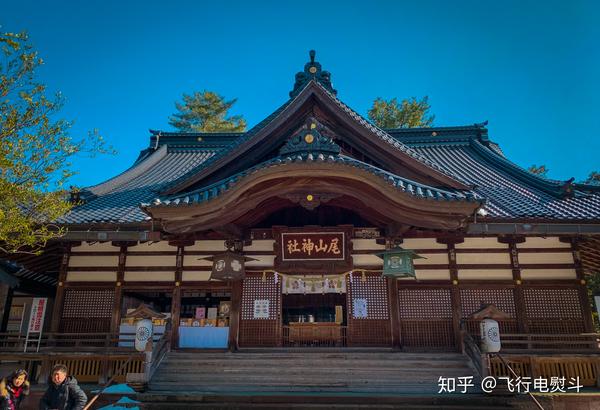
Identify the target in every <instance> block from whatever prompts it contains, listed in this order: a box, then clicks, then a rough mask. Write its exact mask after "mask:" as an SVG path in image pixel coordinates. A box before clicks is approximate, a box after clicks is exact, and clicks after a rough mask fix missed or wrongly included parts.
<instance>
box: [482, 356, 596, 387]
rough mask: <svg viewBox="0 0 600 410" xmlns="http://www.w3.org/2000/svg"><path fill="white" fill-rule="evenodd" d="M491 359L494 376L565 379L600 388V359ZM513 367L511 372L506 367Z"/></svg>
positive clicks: (553, 357)
mask: <svg viewBox="0 0 600 410" xmlns="http://www.w3.org/2000/svg"><path fill="white" fill-rule="evenodd" d="M502 358H503V359H504V360H501V359H500V358H499V357H492V358H491V359H490V376H494V377H512V376H513V374H512V373H513V372H514V373H516V374H517V375H518V376H520V377H530V378H532V379H537V378H543V379H546V380H550V379H551V378H552V377H564V378H565V379H566V380H567V381H569V380H570V379H571V378H573V379H577V378H579V382H580V384H581V385H583V386H586V387H592V386H595V387H600V356H598V355H589V354H588V355H580V354H560V355H557V354H553V355H551V356H546V355H531V354H530V355H526V354H502ZM507 364H508V365H509V366H510V368H511V369H512V371H511V369H508V367H507V366H506V365H507Z"/></svg>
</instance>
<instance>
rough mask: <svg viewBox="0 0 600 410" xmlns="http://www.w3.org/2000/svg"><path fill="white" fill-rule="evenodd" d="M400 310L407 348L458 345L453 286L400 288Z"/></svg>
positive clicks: (450, 347)
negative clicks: (453, 315) (454, 319)
mask: <svg viewBox="0 0 600 410" xmlns="http://www.w3.org/2000/svg"><path fill="white" fill-rule="evenodd" d="M398 310H399V317H400V338H401V343H402V346H403V348H406V349H409V350H411V349H412V350H415V349H416V350H418V349H424V348H437V349H452V348H453V347H454V345H455V338H454V330H453V326H452V298H451V294H450V289H449V288H412V287H411V288H400V289H398Z"/></svg>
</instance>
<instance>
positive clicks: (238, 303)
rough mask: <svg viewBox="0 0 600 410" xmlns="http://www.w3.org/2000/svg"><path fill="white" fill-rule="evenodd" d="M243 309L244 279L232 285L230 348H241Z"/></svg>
mask: <svg viewBox="0 0 600 410" xmlns="http://www.w3.org/2000/svg"><path fill="white" fill-rule="evenodd" d="M241 311H242V281H241V280H236V281H234V282H233V283H232V285H231V312H230V315H229V341H228V345H229V350H231V351H236V350H238V348H239V333H240V319H241Z"/></svg>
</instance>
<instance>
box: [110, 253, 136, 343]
mask: <svg viewBox="0 0 600 410" xmlns="http://www.w3.org/2000/svg"><path fill="white" fill-rule="evenodd" d="M113 245H114V243H113ZM128 246H129V244H128V243H124V244H121V246H120V248H119V265H118V267H117V283H116V284H115V285H116V286H115V300H114V305H113V313H112V322H111V324H110V331H111V333H118V331H119V326H120V325H121V309H122V305H123V281H124V280H125V279H124V278H125V265H126V264H127V247H128ZM131 246H134V245H133V244H131Z"/></svg>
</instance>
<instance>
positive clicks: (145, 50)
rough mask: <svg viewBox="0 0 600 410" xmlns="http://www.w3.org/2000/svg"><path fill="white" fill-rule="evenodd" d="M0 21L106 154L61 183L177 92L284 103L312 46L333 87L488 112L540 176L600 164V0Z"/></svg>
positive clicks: (250, 106)
mask: <svg viewBox="0 0 600 410" xmlns="http://www.w3.org/2000/svg"><path fill="white" fill-rule="evenodd" d="M0 10H1V11H0V24H1V25H2V30H3V31H21V30H27V31H28V32H29V33H30V37H31V40H32V42H33V44H34V45H35V47H36V48H37V49H38V51H39V53H40V55H41V56H42V57H43V58H44V60H45V65H44V67H43V68H42V69H41V70H40V78H41V80H42V81H43V82H45V83H46V84H48V85H49V87H50V89H52V90H60V91H61V92H62V93H63V95H64V96H65V97H66V99H67V101H66V104H65V107H64V108H63V110H62V112H61V113H62V116H63V117H64V118H67V119H72V120H75V126H74V128H73V130H72V134H73V135H74V136H77V135H83V134H85V133H86V131H87V130H90V129H93V128H98V129H99V130H100V132H101V134H102V135H103V136H104V137H105V138H106V139H107V140H108V142H109V143H111V144H112V145H113V146H114V147H115V148H116V149H117V150H118V155H116V156H114V157H98V158H94V159H78V160H77V161H75V164H74V165H75V167H76V168H77V169H78V170H79V174H78V175H77V176H75V177H74V178H73V179H72V183H73V184H75V185H79V186H86V185H92V184H95V183H98V182H101V181H103V180H105V179H108V178H109V177H111V176H114V175H115V174H117V173H119V172H121V171H122V170H123V169H125V168H126V167H127V166H128V165H129V164H131V163H132V162H133V161H134V160H135V158H136V157H137V155H138V153H139V151H140V150H141V149H143V148H145V147H146V146H147V145H148V137H149V133H148V129H149V128H153V129H163V130H170V127H169V125H168V117H169V115H171V114H173V112H174V111H175V108H174V102H175V101H177V100H179V99H180V98H181V95H182V93H184V92H185V93H191V92H192V91H195V90H202V89H208V90H213V91H217V92H219V93H221V94H223V95H224V96H225V97H227V98H233V97H237V98H238V103H237V104H236V106H235V109H234V110H233V113H234V114H243V115H244V117H245V118H246V119H247V121H248V123H249V125H250V126H252V125H254V124H256V123H257V122H258V121H260V120H261V119H263V118H264V117H265V116H267V115H269V114H270V113H271V112H272V111H273V110H274V109H275V108H277V107H278V106H279V105H280V104H281V103H283V102H284V101H285V100H286V99H287V97H288V92H289V91H290V90H291V88H292V85H293V82H294V74H295V73H296V72H297V71H299V70H301V69H302V67H303V65H304V63H305V62H306V61H307V60H308V50H309V49H316V50H317V60H318V61H319V62H321V64H322V65H323V68H324V69H325V70H328V71H330V72H331V73H332V80H333V84H334V87H335V88H336V89H337V90H338V96H339V97H340V98H341V99H342V101H344V102H345V103H347V104H348V105H350V106H351V107H352V108H354V109H355V110H357V111H358V112H360V113H361V114H364V115H366V112H367V110H368V109H369V107H370V105H371V103H372V101H373V100H374V99H375V98H376V97H383V98H392V97H398V98H405V97H411V96H416V97H421V96H424V95H427V96H429V100H430V103H431V105H432V112H433V113H434V114H435V115H436V120H435V125H438V126H450V125H469V124H473V123H475V122H481V121H484V120H489V126H488V128H489V130H490V138H491V139H492V140H493V141H495V142H498V143H499V144H500V146H501V147H502V149H503V150H504V152H505V153H506V155H507V156H508V157H509V158H510V159H511V160H513V161H514V162H516V163H517V164H519V165H521V166H524V167H527V166H529V165H531V164H538V165H539V164H546V166H547V167H548V168H549V169H550V172H549V177H551V178H555V179H567V178H569V177H571V176H573V177H575V178H576V179H577V180H580V179H584V178H585V177H586V176H587V175H588V174H589V172H590V171H592V170H600V158H599V153H600V132H599V130H600V112H599V111H600V110H599V107H600V80H599V78H598V73H599V72H600V52H599V51H598V44H597V42H598V40H599V39H600V29H599V25H598V24H597V22H598V21H600V3H599V2H594V1H589V2H582V1H546V2H539V1H501V2H498V1H496V2H492V1H452V2H449V1H448V2H446V1H418V2H416V1H405V2H401V1H364V2H359V1H352V0H344V1H339V2H335V1H329V2H326V1H302V2H283V1H254V2H248V1H240V2H238V1H230V2H215V1H212V2H200V1H170V2H165V1H131V2H124V1H123V2H116V1H90V2H75V1H53V2H49V1H43V2H42V1H30V0H22V1H19V2H15V1H10V2H9V1H6V0H0Z"/></svg>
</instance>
